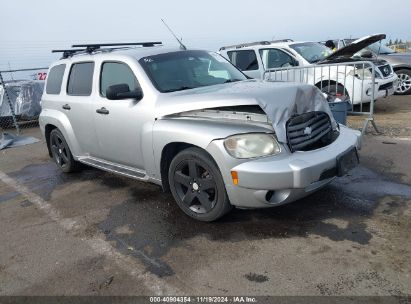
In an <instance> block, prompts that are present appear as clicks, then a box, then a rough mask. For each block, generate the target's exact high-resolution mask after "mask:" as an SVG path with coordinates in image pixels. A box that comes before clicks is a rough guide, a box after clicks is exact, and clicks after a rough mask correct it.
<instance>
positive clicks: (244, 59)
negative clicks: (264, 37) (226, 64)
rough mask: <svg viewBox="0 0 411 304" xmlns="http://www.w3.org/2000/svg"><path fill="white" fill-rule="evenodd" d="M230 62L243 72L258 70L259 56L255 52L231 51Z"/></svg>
mask: <svg viewBox="0 0 411 304" xmlns="http://www.w3.org/2000/svg"><path fill="white" fill-rule="evenodd" d="M227 54H228V58H230V61H231V62H232V63H233V64H234V65H235V66H236V67H237V68H239V69H240V70H241V71H252V70H258V61H257V56H256V55H255V52H254V51H253V50H243V51H229V52H227Z"/></svg>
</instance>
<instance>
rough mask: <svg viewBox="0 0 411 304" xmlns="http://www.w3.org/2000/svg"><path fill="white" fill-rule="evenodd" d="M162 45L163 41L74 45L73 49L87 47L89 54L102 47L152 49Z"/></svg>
mask: <svg viewBox="0 0 411 304" xmlns="http://www.w3.org/2000/svg"><path fill="white" fill-rule="evenodd" d="M159 44H162V42H161V41H154V42H152V41H149V42H130V43H94V44H73V45H72V47H85V48H86V52H87V53H93V52H94V51H96V50H98V49H100V48H101V47H102V46H128V45H141V46H142V47H151V46H155V45H159Z"/></svg>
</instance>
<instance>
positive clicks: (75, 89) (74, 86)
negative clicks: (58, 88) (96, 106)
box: [67, 62, 94, 96]
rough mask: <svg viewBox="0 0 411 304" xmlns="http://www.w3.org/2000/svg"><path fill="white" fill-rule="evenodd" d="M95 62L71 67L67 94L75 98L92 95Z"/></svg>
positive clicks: (76, 64)
mask: <svg viewBox="0 0 411 304" xmlns="http://www.w3.org/2000/svg"><path fill="white" fill-rule="evenodd" d="M93 72H94V62H81V63H75V64H73V65H72V66H71V71H70V76H69V80H68V84H67V94H68V95H75V96H89V95H91V87H92V84H93Z"/></svg>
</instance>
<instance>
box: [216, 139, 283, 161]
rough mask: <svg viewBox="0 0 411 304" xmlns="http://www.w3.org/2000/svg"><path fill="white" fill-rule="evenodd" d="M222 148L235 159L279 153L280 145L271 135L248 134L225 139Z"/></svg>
mask: <svg viewBox="0 0 411 304" xmlns="http://www.w3.org/2000/svg"><path fill="white" fill-rule="evenodd" d="M224 147H225V149H226V150H227V152H228V154H230V155H231V156H232V157H235V158H253V157H260V156H267V155H275V154H278V153H280V151H281V150H280V145H279V144H278V142H277V140H276V139H275V137H274V135H272V134H265V133H250V134H239V135H233V136H230V137H227V138H226V139H225V140H224Z"/></svg>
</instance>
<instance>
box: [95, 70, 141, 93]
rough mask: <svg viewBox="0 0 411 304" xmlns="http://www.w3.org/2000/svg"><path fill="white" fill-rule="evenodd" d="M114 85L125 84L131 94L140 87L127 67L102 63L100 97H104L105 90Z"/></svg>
mask: <svg viewBox="0 0 411 304" xmlns="http://www.w3.org/2000/svg"><path fill="white" fill-rule="evenodd" d="M116 84H127V85H128V87H129V89H130V91H131V92H132V91H135V90H136V89H137V88H139V87H140V85H139V83H138V81H137V79H136V77H135V76H134V73H133V71H132V70H131V69H130V67H129V66H128V65H126V64H125V63H121V62H104V63H103V65H102V66H101V76H100V94H101V96H103V97H106V90H107V88H108V87H109V86H112V85H116Z"/></svg>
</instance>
